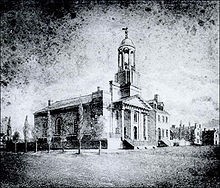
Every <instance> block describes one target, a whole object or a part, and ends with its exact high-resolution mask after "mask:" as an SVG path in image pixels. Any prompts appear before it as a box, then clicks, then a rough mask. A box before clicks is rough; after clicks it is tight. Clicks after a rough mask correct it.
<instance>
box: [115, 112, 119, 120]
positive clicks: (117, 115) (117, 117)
mask: <svg viewBox="0 0 220 188" xmlns="http://www.w3.org/2000/svg"><path fill="white" fill-rule="evenodd" d="M115 116H116V119H117V120H118V119H119V114H118V111H116V114H115Z"/></svg>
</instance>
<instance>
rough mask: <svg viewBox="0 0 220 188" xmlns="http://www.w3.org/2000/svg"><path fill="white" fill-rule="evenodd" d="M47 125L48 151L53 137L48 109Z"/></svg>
mask: <svg viewBox="0 0 220 188" xmlns="http://www.w3.org/2000/svg"><path fill="white" fill-rule="evenodd" d="M47 116H48V125H47V143H48V153H50V147H51V141H52V138H53V130H52V127H51V126H52V125H51V116H50V111H49V110H48V114H47Z"/></svg>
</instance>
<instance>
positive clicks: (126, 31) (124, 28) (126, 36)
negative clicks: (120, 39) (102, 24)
mask: <svg viewBox="0 0 220 188" xmlns="http://www.w3.org/2000/svg"><path fill="white" fill-rule="evenodd" d="M122 30H124V31H125V38H126V39H127V38H128V28H127V27H123V28H122Z"/></svg>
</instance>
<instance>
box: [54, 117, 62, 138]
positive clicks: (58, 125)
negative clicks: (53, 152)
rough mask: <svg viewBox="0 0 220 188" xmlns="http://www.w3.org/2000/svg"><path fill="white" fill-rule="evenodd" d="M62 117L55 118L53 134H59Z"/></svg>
mask: <svg viewBox="0 0 220 188" xmlns="http://www.w3.org/2000/svg"><path fill="white" fill-rule="evenodd" d="M62 123H63V121H62V118H60V117H59V118H57V119H56V124H55V134H58V135H60V134H61V127H62Z"/></svg>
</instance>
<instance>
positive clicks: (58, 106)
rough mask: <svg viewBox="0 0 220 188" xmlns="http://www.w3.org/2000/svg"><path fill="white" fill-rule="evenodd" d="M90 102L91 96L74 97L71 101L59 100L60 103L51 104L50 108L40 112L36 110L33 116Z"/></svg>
mask: <svg viewBox="0 0 220 188" xmlns="http://www.w3.org/2000/svg"><path fill="white" fill-rule="evenodd" d="M91 101H92V95H91V94H90V95H85V96H81V97H75V98H71V99H65V100H61V101H56V102H54V103H52V104H51V105H50V107H48V106H47V107H45V108H43V109H41V110H38V111H37V112H35V113H34V114H35V115H36V114H38V113H44V112H47V111H48V109H50V110H56V109H61V108H67V107H74V106H78V105H79V104H80V103H82V104H86V103H89V102H91Z"/></svg>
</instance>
